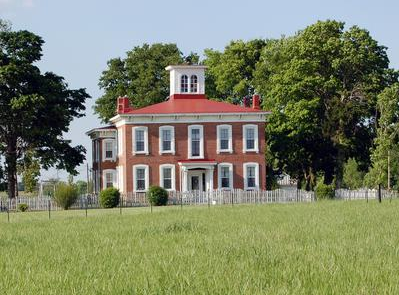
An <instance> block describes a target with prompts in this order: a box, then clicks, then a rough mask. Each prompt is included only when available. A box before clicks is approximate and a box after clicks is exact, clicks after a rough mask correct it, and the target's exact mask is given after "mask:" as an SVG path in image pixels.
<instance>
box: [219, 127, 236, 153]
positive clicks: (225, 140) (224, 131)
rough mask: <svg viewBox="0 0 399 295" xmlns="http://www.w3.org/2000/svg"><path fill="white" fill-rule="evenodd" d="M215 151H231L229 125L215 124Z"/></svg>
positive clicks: (231, 143)
mask: <svg viewBox="0 0 399 295" xmlns="http://www.w3.org/2000/svg"><path fill="white" fill-rule="evenodd" d="M216 133H217V145H216V149H217V153H218V154H219V153H223V152H229V153H232V152H233V139H232V127H231V125H218V126H217V130H216Z"/></svg>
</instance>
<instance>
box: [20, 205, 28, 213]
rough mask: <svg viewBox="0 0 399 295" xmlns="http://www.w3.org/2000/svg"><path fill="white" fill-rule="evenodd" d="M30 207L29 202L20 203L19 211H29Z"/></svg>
mask: <svg viewBox="0 0 399 295" xmlns="http://www.w3.org/2000/svg"><path fill="white" fill-rule="evenodd" d="M28 209H29V206H28V204H25V203H21V204H18V211H20V212H26V211H28Z"/></svg>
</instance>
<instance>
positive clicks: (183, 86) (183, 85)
mask: <svg viewBox="0 0 399 295" xmlns="http://www.w3.org/2000/svg"><path fill="white" fill-rule="evenodd" d="M180 92H181V93H187V92H188V77H187V75H183V76H181V79H180Z"/></svg>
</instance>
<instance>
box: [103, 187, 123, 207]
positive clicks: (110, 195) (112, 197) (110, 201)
mask: <svg viewBox="0 0 399 295" xmlns="http://www.w3.org/2000/svg"><path fill="white" fill-rule="evenodd" d="M119 198H120V193H119V191H118V190H117V189H116V188H113V187H109V188H106V189H105V190H102V191H101V192H100V205H101V207H103V208H114V207H116V206H118V204H119Z"/></svg>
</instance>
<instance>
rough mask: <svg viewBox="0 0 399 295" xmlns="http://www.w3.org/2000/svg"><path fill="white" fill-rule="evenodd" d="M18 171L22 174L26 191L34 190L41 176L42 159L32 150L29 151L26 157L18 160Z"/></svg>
mask: <svg viewBox="0 0 399 295" xmlns="http://www.w3.org/2000/svg"><path fill="white" fill-rule="evenodd" d="M17 172H18V174H20V175H22V183H23V185H24V190H25V192H28V193H32V192H34V191H35V190H36V188H37V182H38V180H39V176H40V161H39V159H37V158H36V157H35V155H34V153H33V152H32V151H27V152H26V153H25V154H24V158H22V159H20V160H19V161H18V165H17Z"/></svg>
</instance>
